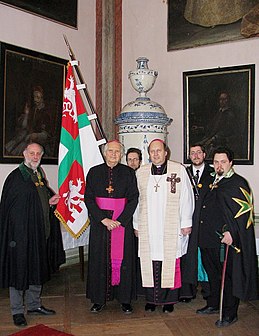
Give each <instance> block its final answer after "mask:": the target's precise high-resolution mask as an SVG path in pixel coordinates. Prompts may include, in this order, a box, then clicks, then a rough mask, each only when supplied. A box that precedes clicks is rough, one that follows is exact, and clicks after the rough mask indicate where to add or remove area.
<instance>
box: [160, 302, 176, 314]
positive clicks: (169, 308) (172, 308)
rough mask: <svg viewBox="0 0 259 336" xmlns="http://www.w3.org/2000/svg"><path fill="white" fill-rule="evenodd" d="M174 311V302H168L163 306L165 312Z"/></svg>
mask: <svg viewBox="0 0 259 336" xmlns="http://www.w3.org/2000/svg"><path fill="white" fill-rule="evenodd" d="M173 311H174V305H173V304H167V305H164V306H163V313H172V312H173Z"/></svg>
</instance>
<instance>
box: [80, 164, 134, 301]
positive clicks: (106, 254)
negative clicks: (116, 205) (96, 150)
mask: <svg viewBox="0 0 259 336" xmlns="http://www.w3.org/2000/svg"><path fill="white" fill-rule="evenodd" d="M111 170H112V187H113V189H114V191H113V192H112V194H109V193H108V191H107V190H106V188H108V186H109V181H110V180H109V172H111ZM96 197H113V198H126V199H127V204H126V206H125V208H124V210H123V212H122V213H121V215H120V216H119V217H118V218H117V220H118V221H119V222H121V225H122V226H123V227H124V228H125V237H124V255H123V260H122V265H121V270H120V284H119V285H118V286H111V260H110V237H111V233H110V232H109V231H108V230H107V228H106V226H104V225H103V224H102V223H101V221H102V220H103V219H104V218H111V217H112V213H111V211H105V210H101V209H100V208H99V207H98V205H97V204H96V202H95V198H96ZM85 203H86V206H87V208H88V212H89V218H90V238H89V255H88V275H87V291H86V296H87V298H89V299H91V301H92V302H93V303H99V304H104V303H105V302H106V301H108V300H112V299H113V298H114V297H116V298H117V299H118V301H119V302H120V303H130V301H131V299H133V298H135V296H136V269H135V268H136V260H137V255H136V249H135V239H134V231H133V224H132V216H133V213H134V211H135V208H136V206H137V203H138V189H137V182H136V176H135V171H134V170H133V169H131V168H129V167H127V166H125V165H123V164H118V165H117V166H115V167H114V168H112V169H111V168H109V167H108V166H107V165H106V163H103V164H101V165H98V166H95V167H93V168H91V169H90V170H89V172H88V175H87V178H86V191H85Z"/></svg>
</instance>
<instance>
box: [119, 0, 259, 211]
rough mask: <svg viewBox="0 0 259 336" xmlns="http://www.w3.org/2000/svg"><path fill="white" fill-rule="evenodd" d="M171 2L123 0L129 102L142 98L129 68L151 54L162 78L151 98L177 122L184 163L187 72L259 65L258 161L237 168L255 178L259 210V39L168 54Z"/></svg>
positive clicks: (175, 145) (174, 147) (176, 146)
mask: <svg viewBox="0 0 259 336" xmlns="http://www.w3.org/2000/svg"><path fill="white" fill-rule="evenodd" d="M166 2H167V1H165V0H148V1H139V0H123V8H122V13H123V18H122V22H123V42H122V46H123V63H122V65H123V79H122V81H123V82H122V85H123V86H122V92H123V105H125V104H126V103H128V102H129V101H132V100H134V99H135V98H136V96H137V92H136V91H134V90H133V88H132V87H131V85H130V82H129V80H128V72H129V70H134V69H136V62H135V60H136V59H137V58H138V57H139V56H146V57H147V58H148V59H149V60H150V61H149V68H150V69H153V70H158V72H159V74H158V78H157V80H156V84H155V86H154V88H153V89H152V90H151V91H150V92H149V94H148V95H149V97H150V98H151V99H152V100H154V101H156V102H159V103H161V104H162V106H163V107H164V108H165V110H166V113H167V115H168V116H169V117H171V118H173V119H174V120H173V123H172V125H171V126H170V127H169V129H168V130H169V137H168V139H169V146H170V148H171V151H172V156H171V157H172V158H173V159H175V160H178V161H181V162H183V89H182V88H183V83H182V73H183V72H184V71H192V70H201V69H210V68H216V67H225V66H236V65H243V64H256V76H255V139H254V165H252V166H236V167H235V168H236V171H237V172H238V173H240V174H241V175H243V176H245V177H246V178H247V179H248V181H249V182H250V184H251V186H252V188H253V191H254V196H255V211H256V214H258V213H259V179H258V178H257V171H258V166H259V158H258V148H259V139H258V136H257V132H256V129H257V125H258V120H259V116H258V113H257V106H258V100H259V92H258V80H259V74H258V64H259V58H258V55H259V40H258V38H253V39H246V40H240V41H237V42H229V43H224V44H216V45H209V46H203V47H198V48H191V49H185V50H178V51H171V52H167V4H166Z"/></svg>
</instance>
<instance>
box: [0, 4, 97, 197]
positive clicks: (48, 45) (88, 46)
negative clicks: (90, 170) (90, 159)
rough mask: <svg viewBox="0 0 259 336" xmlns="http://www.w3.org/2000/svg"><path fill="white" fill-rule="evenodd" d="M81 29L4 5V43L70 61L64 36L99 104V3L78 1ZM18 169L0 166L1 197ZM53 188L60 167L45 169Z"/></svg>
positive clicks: (0, 26) (0, 28) (0, 9)
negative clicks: (96, 17) (96, 89)
mask: <svg viewBox="0 0 259 336" xmlns="http://www.w3.org/2000/svg"><path fill="white" fill-rule="evenodd" d="M78 7H79V8H78V29H73V28H69V27H66V26H64V25H61V24H58V23H55V22H52V21H50V20H47V19H43V18H40V17H38V16H35V15H32V14H29V13H26V12H23V11H21V10H18V9H14V8H11V7H8V6H5V5H2V4H0V41H1V42H5V43H9V44H13V45H17V46H19V47H23V48H27V49H32V50H35V51H39V52H42V53H46V54H49V55H53V56H56V57H60V58H64V59H69V55H68V52H67V47H66V44H65V42H64V39H63V34H65V35H66V36H67V38H68V41H69V43H70V45H71V47H72V49H73V50H74V53H75V55H76V57H77V59H78V60H79V61H80V64H81V66H80V69H81V72H82V74H83V76H84V79H85V82H86V83H87V85H88V89H89V93H90V95H91V97H92V99H93V101H94V100H95V0H79V1H78ZM16 167H17V165H16V164H15V165H10V164H1V165H0V170H1V174H0V193H1V190H2V186H3V182H4V180H5V178H6V176H7V175H8V174H9V172H10V171H11V170H13V169H14V168H16ZM43 168H44V170H45V171H46V173H47V177H48V179H49V182H50V185H51V186H52V187H53V188H54V189H55V190H57V166H54V165H45V166H44V167H43Z"/></svg>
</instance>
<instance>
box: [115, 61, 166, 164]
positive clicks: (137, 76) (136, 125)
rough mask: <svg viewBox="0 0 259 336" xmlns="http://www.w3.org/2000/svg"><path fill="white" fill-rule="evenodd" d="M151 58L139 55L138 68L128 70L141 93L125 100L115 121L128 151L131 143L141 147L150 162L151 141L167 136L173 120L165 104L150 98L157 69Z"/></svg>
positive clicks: (135, 86) (144, 160)
mask: <svg viewBox="0 0 259 336" xmlns="http://www.w3.org/2000/svg"><path fill="white" fill-rule="evenodd" d="M148 61H149V60H148V59H147V58H146V57H139V58H138V59H137V69H136V70H134V71H130V72H129V76H128V77H129V79H130V82H131V85H132V87H133V88H134V89H135V90H136V91H137V92H138V93H139V97H138V98H136V99H135V100H134V101H132V102H130V103H128V104H126V105H125V106H124V107H123V109H122V111H121V113H120V115H119V116H118V117H117V118H116V120H115V124H117V125H119V140H120V141H121V142H122V143H123V144H124V146H125V150H126V151H127V149H128V148H130V147H136V148H139V149H140V150H141V151H142V156H143V161H142V163H148V153H147V147H148V144H149V143H150V142H151V141H152V140H153V139H156V138H158V139H162V140H164V141H165V142H166V140H167V126H168V125H170V123H171V122H172V119H171V118H168V117H167V115H166V113H165V110H164V108H163V107H162V106H161V105H160V104H159V103H156V102H154V101H152V100H151V99H150V98H148V97H147V92H148V91H150V90H151V89H152V88H153V86H154V84H155V81H156V78H157V76H158V72H157V71H155V70H150V69H149V68H148Z"/></svg>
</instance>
